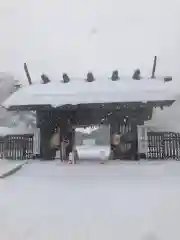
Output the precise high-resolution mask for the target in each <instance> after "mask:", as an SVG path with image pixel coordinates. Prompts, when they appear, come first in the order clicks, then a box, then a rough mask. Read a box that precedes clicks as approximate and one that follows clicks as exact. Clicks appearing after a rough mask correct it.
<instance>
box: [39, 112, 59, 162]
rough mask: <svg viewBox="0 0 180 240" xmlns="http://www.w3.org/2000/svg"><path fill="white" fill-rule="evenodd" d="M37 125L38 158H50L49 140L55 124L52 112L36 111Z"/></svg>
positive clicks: (51, 152) (51, 155)
mask: <svg viewBox="0 0 180 240" xmlns="http://www.w3.org/2000/svg"><path fill="white" fill-rule="evenodd" d="M36 118H37V119H36V120H37V127H38V128H40V158H41V159H42V160H52V159H53V151H52V149H51V145H50V140H51V137H52V135H53V130H54V128H55V124H54V121H53V114H52V112H50V111H47V110H46V111H37V113H36Z"/></svg>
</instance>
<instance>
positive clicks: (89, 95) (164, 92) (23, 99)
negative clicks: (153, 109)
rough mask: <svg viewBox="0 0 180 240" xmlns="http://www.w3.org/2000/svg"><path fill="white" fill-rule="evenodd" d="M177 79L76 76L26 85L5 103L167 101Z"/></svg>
mask: <svg viewBox="0 0 180 240" xmlns="http://www.w3.org/2000/svg"><path fill="white" fill-rule="evenodd" d="M176 93H177V92H176V89H175V88H174V85H173V82H167V83H164V81H163V80H162V79H141V80H132V79H126V78H124V79H120V80H118V81H111V80H110V79H97V80H95V81H94V82H87V81H85V80H74V81H73V79H72V80H71V81H70V82H68V83H63V82H58V83H57V82H55V83H53V82H50V83H48V84H40V83H39V84H33V85H30V86H24V87H22V88H21V89H19V90H18V91H17V92H15V93H14V94H12V95H11V96H10V97H9V98H8V99H7V100H6V101H5V102H4V103H3V106H4V107H5V108H7V109H14V108H17V107H18V106H21V107H24V108H25V109H27V108H28V106H33V107H34V109H36V108H38V107H41V106H50V107H53V108H56V107H61V106H65V105H79V104H94V103H100V104H101V103H104V104H105V103H126V102H143V103H147V102H163V101H172V100H175V99H176Z"/></svg>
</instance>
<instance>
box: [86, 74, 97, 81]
mask: <svg viewBox="0 0 180 240" xmlns="http://www.w3.org/2000/svg"><path fill="white" fill-rule="evenodd" d="M86 81H87V82H94V81H95V78H94V76H93V74H92V72H88V74H87V78H86Z"/></svg>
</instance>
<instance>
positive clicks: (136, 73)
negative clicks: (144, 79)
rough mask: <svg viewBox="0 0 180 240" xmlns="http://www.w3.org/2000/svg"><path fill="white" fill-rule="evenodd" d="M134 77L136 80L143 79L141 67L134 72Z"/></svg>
mask: <svg viewBox="0 0 180 240" xmlns="http://www.w3.org/2000/svg"><path fill="white" fill-rule="evenodd" d="M132 78H133V79H134V80H140V79H141V71H140V69H139V68H138V69H136V70H135V71H134V74H133V76H132Z"/></svg>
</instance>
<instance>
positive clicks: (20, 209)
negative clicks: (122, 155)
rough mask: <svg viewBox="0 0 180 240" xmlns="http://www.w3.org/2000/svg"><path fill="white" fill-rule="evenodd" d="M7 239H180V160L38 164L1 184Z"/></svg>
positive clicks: (0, 228) (2, 231)
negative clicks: (107, 163) (105, 163)
mask: <svg viewBox="0 0 180 240" xmlns="http://www.w3.org/2000/svg"><path fill="white" fill-rule="evenodd" d="M0 196H1V198H0V213H1V214H0V237H1V239H3V240H7V239H8V240H10V239H13V240H16V239H18V240H21V239H22V240H31V239H32V240H36V239H37V240H46V239H48V240H49V239H52V240H56V239H62V240H69V239H78V240H81V239H82V240H89V239H90V240H101V239H102V240H105V239H108V240H109V239H124V240H131V239H133V240H156V239H157V240H169V239H173V240H176V239H177V240H179V239H180V228H179V222H180V162H173V161H170V162H160V161H159V162H149V163H148V162H141V163H135V162H132V163H120V164H113V163H112V164H111V165H100V164H94V165H92V164H91V165H84V164H80V165H66V166H63V165H60V164H59V162H57V161H55V162H36V161H35V162H32V163H31V164H29V165H26V166H25V167H24V168H23V169H22V170H21V171H19V172H18V173H16V174H15V175H13V176H11V177H9V178H7V179H5V180H1V181H0Z"/></svg>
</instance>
